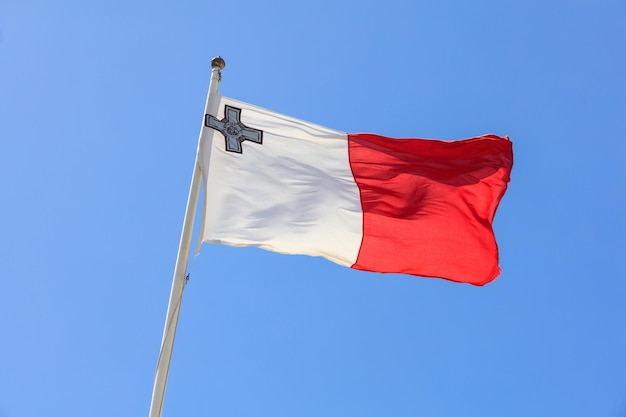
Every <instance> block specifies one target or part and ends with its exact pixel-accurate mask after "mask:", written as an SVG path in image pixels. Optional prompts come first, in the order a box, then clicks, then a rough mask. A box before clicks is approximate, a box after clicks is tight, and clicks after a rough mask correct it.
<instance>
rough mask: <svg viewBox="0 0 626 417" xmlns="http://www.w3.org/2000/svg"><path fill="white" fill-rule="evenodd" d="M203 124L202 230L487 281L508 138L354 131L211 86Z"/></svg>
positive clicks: (215, 238)
mask: <svg viewBox="0 0 626 417" xmlns="http://www.w3.org/2000/svg"><path fill="white" fill-rule="evenodd" d="M216 98H217V100H215V101H214V103H215V104H214V105H213V106H212V107H213V110H211V111H214V114H207V115H206V116H205V120H204V127H203V129H202V133H201V136H200V144H199V149H198V152H199V154H198V161H199V164H200V168H201V171H202V175H203V179H204V185H205V190H204V191H205V192H204V196H205V201H204V218H203V224H202V228H201V237H200V238H201V241H202V242H210V243H222V244H226V245H232V246H257V247H260V248H263V249H267V250H270V251H274V252H280V253H286V254H304V255H312V256H322V257H324V258H327V259H329V260H331V261H333V262H336V263H338V264H340V265H345V266H348V267H351V268H354V269H360V270H365V271H375V272H385V273H402V274H412V275H418V276H423V277H439V278H444V279H448V280H451V281H456V282H465V283H470V284H474V285H484V284H486V283H488V282H490V281H492V280H493V279H495V278H496V277H497V276H498V275H499V273H500V268H499V266H498V247H497V244H496V240H495V237H494V233H493V229H492V221H493V218H494V215H495V212H496V209H497V207H498V203H499V202H500V199H501V198H502V196H503V195H504V192H505V191H506V188H507V183H508V181H509V175H510V172H511V167H512V165H513V153H512V146H511V142H510V141H509V139H508V138H506V137H504V138H502V137H499V136H495V135H485V136H480V137H475V138H471V139H465V140H459V141H441V140H428V139H392V138H387V137H383V136H378V135H374V134H367V133H359V134H347V133H344V132H340V131H337V130H333V129H328V128H326V127H322V126H318V125H315V124H312V123H308V122H305V121H302V120H298V119H295V118H293V117H289V116H284V115H282V114H278V113H275V112H272V111H269V110H266V109H263V108H260V107H257V106H253V105H250V104H246V103H242V102H240V101H236V100H233V99H229V98H226V97H222V96H219V97H216Z"/></svg>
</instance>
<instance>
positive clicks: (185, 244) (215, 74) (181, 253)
mask: <svg viewBox="0 0 626 417" xmlns="http://www.w3.org/2000/svg"><path fill="white" fill-rule="evenodd" d="M225 65H226V63H225V62H224V60H223V59H222V58H221V57H219V56H218V57H215V58H213V59H212V60H211V68H212V70H211V82H210V84H209V93H208V95H207V99H206V105H205V110H204V114H215V113H216V107H217V102H218V100H217V99H218V93H217V91H218V85H219V83H220V80H221V70H222V69H224V66H225ZM201 131H202V129H201ZM201 179H202V174H201V171H200V166H199V165H198V157H197V156H196V161H195V163H194V167H193V174H192V176H191V186H190V187H189V197H188V198H187V208H186V210H185V219H184V221H183V230H182V232H181V236H180V243H179V246H178V256H177V258H176V266H175V267H174V277H173V279H172V289H171V291H170V301H169V304H168V307H167V314H166V317H165V328H164V329H163V340H162V341H161V351H160V353H159V359H158V361H157V368H156V374H155V376H154V388H153V389H152V401H151V404H150V415H149V416H150V417H161V413H162V411H163V399H164V398H165V388H166V385H167V375H168V372H169V368H170V360H171V358H172V348H173V347H174V336H175V335H176V325H177V324H178V313H179V312H180V303H181V301H182V297H183V289H184V287H185V276H186V269H187V264H188V261H189V252H190V249H191V236H192V230H193V224H194V217H195V213H196V207H197V205H198V193H199V190H200V182H201Z"/></svg>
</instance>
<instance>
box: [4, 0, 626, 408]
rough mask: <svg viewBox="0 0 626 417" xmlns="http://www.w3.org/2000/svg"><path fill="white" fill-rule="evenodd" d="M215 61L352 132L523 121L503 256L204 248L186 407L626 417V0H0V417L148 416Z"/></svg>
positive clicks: (440, 132) (187, 362) (184, 372)
mask: <svg viewBox="0 0 626 417" xmlns="http://www.w3.org/2000/svg"><path fill="white" fill-rule="evenodd" d="M215 55H222V56H223V57H224V58H225V60H226V68H225V70H224V71H223V80H222V83H221V85H220V92H221V93H222V94H224V95H227V96H231V97H233V98H236V99H239V100H243V101H247V102H250V103H253V104H256V105H259V106H263V107H267V108H270V109H273V110H275V111H279V112H282V113H286V114H289V115H291V116H294V117H298V118H302V119H305V120H309V121H311V122H315V123H318V124H322V125H325V126H329V127H332V128H335V129H339V130H343V131H349V132H362V131H366V132H368V131H369V132H375V133H379V134H384V135H388V136H397V137H407V136H408V137H429V138H440V139H460V138H465V137H471V136H475V135H480V134H483V133H496V134H500V135H509V136H510V138H511V140H512V141H513V143H514V151H515V166H514V168H513V173H512V182H511V183H510V186H509V190H508V192H507V194H506V195H505V197H504V199H503V201H502V203H501V205H500V209H499V211H498V213H497V215H496V219H495V224H494V227H495V231H496V236H497V239H498V242H499V246H500V256H501V259H500V263H501V267H502V274H501V276H500V278H498V279H497V280H496V281H495V282H493V283H491V284H489V285H487V286H486V287H482V288H479V287H472V286H470V285H462V284H454V283H451V282H447V281H444V280H438V279H420V278H415V277H410V276H402V275H380V274H374V273H364V272H359V271H353V270H350V269H347V268H343V267H340V266H337V265H334V264H332V263H330V262H328V261H325V260H323V259H317V258H307V257H301V256H285V255H277V254H274V253H269V252H264V251H261V250H257V249H236V248H229V247H223V246H213V245H205V246H204V247H203V248H202V252H201V254H200V255H199V257H197V258H196V261H195V263H194V266H193V271H192V274H191V281H190V283H189V285H188V286H187V288H186V291H185V296H184V300H183V306H182V311H181V318H180V322H179V327H178V333H177V339H176V345H175V348H174V356H173V359H172V366H171V371H170V377H169V383H168V390H167V396H166V399H165V409H164V416H196V415H197V416H199V415H203V416H238V417H245V416H271V417H280V416H289V417H292V416H315V417H319V416H359V417H361V416H385V417H386V416H393V417H403V416H494V417H503V416H515V417H517V416H519V417H528V416H568V417H577V416H580V417H583V416H585V417H587V416H594V417H599V416H622V417H623V416H626V261H625V259H626V239H625V233H626V192H625V190H626V144H625V142H626V138H625V135H624V132H625V131H626V82H625V78H626V77H625V74H626V2H625V1H624V0H597V1H555V0H534V1H530V0H529V1H522V0H520V1H476V2H465V1H460V0H457V1H454V0H449V1H436V2H435V1H393V0H390V1H385V2H378V1H377V2H372V1H362V0H359V1H330V0H318V1H315V2H297V1H290V2H287V1H264V2H253V1H250V0H248V1H203V2H202V1H192V2H162V1H156V2H153V1H121V0H120V1H107V2H104V1H95V2H85V1H69V0H68V1H57V2H52V1H38V0H19V1H17V0H8V1H4V2H2V3H0V296H1V297H2V298H1V299H2V302H1V303H0V416H2V417H13V416H16V417H17V416H19V417H31V416H32V417H34V416H38V417H39V416H63V417H73V416H76V417H85V416H90V417H91V416H137V415H139V416H142V415H147V413H148V409H149V404H150V396H151V392H152V383H153V376H154V370H155V366H156V360H157V356H158V351H159V345H160V342H161V336H162V330H163V324H164V319H165V312H166V308H167V301H168V296H169V289H170V284H171V275H172V271H173V268H174V262H175V258H176V251H177V247H178V241H179V236H180V230H181V225H182V220H183V213H184V208H185V203H186V199H187V193H188V188H189V181H190V177H191V172H192V168H193V161H194V157H195V149H196V143H197V137H198V131H199V127H200V125H201V123H202V116H203V109H204V101H205V97H206V91H207V87H208V83H209V76H210V60H211V58H212V57H214V56H215ZM268 198H269V196H268Z"/></svg>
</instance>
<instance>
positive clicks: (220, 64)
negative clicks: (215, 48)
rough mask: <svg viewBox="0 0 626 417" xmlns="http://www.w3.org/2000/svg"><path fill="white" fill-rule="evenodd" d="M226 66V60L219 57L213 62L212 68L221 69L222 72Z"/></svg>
mask: <svg viewBox="0 0 626 417" xmlns="http://www.w3.org/2000/svg"><path fill="white" fill-rule="evenodd" d="M225 66H226V62H224V59H223V58H222V57H221V56H219V55H218V56H216V57H215V58H213V59H212V60H211V67H212V68H219V69H220V70H223V69H224V67H225Z"/></svg>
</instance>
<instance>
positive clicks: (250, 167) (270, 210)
mask: <svg viewBox="0 0 626 417" xmlns="http://www.w3.org/2000/svg"><path fill="white" fill-rule="evenodd" d="M225 105H229V106H232V107H236V108H239V109H241V116H240V119H241V122H242V123H243V124H244V125H246V126H247V127H250V128H254V129H260V130H262V131H263V143H262V144H257V143H253V142H250V141H244V142H243V143H242V147H243V150H242V153H234V152H227V151H226V147H225V138H224V136H223V135H222V134H221V133H220V132H219V131H217V130H215V129H213V128H210V127H206V126H204V127H203V131H202V133H201V137H200V145H199V163H200V167H201V170H202V174H203V178H204V182H205V212H204V222H203V229H202V231H201V241H202V242H210V243H222V244H227V245H232V246H258V247H261V248H263V249H267V250H271V251H275V252H280V253H290V254H304V255H312V256H323V257H325V258H327V259H329V260H331V261H333V262H336V263H338V264H340V265H345V266H351V265H353V264H354V263H355V262H356V259H357V256H358V253H359V248H360V245H361V240H362V234H363V213H362V209H361V200H360V195H359V188H358V186H357V184H356V183H355V181H354V178H353V175H352V171H351V169H350V162H349V157H348V138H347V135H346V134H345V133H343V132H339V131H336V130H332V129H328V128H326V127H322V126H318V125H315V124H312V123H308V122H305V121H302V120H299V119H295V118H292V117H289V116H284V115H281V114H277V113H274V112H271V111H269V110H266V109H263V108H260V107H257V106H253V105H250V104H247V103H243V102H240V101H237V100H233V99H229V98H226V97H221V96H220V97H219V103H218V105H217V114H215V115H214V116H216V117H217V118H218V119H220V120H222V119H223V118H224V107H225Z"/></svg>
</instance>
